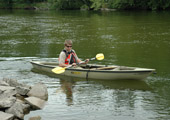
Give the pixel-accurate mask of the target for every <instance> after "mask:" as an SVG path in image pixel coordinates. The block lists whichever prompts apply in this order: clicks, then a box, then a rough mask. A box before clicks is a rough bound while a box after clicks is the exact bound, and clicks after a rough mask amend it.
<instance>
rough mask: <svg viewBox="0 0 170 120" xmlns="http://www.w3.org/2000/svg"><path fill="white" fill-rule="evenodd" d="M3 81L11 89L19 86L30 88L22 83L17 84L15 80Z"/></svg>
mask: <svg viewBox="0 0 170 120" xmlns="http://www.w3.org/2000/svg"><path fill="white" fill-rule="evenodd" d="M3 81H5V82H6V83H7V84H9V86H11V87H17V86H20V87H25V88H28V89H30V86H29V85H26V84H23V83H18V81H17V80H14V79H3Z"/></svg>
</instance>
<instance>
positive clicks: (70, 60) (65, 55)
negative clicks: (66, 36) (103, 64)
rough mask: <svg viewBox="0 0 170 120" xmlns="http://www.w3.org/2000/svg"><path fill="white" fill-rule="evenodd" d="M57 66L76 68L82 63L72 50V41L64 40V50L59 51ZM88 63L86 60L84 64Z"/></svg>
mask: <svg viewBox="0 0 170 120" xmlns="http://www.w3.org/2000/svg"><path fill="white" fill-rule="evenodd" d="M58 61H59V66H60V67H67V66H69V65H73V66H76V65H77V64H78V63H80V62H82V61H81V60H80V59H79V58H78V56H77V55H76V52H75V51H74V50H73V49H72V41H71V40H66V41H65V42H64V50H62V51H61V53H60V55H59V60H58ZM88 62H89V59H86V61H85V64H87V63H88Z"/></svg>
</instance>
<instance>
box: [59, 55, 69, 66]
mask: <svg viewBox="0 0 170 120" xmlns="http://www.w3.org/2000/svg"><path fill="white" fill-rule="evenodd" d="M65 59H66V55H65V53H64V52H61V53H60V55H59V66H60V67H67V66H68V65H67V64H65Z"/></svg>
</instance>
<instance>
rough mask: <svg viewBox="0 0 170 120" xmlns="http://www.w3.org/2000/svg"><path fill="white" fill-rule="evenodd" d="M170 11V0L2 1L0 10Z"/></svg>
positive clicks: (0, 1) (0, 0)
mask: <svg viewBox="0 0 170 120" xmlns="http://www.w3.org/2000/svg"><path fill="white" fill-rule="evenodd" d="M44 6H45V7H46V8H47V9H60V10H65V9H66V10H68V9H86V10H100V9H124V10H133V9H135V10H136V9H142V10H168V9H170V0H0V8H11V9H13V8H35V7H40V8H41V7H44Z"/></svg>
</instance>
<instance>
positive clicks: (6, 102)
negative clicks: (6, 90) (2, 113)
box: [0, 97, 16, 109]
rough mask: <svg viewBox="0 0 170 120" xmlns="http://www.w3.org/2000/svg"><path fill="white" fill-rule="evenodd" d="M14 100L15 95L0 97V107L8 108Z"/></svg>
mask: <svg viewBox="0 0 170 120" xmlns="http://www.w3.org/2000/svg"><path fill="white" fill-rule="evenodd" d="M15 101H16V98H15V97H5V98H1V99H0V108H1V109H4V108H9V107H11V106H12V105H13V104H14V103H15Z"/></svg>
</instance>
